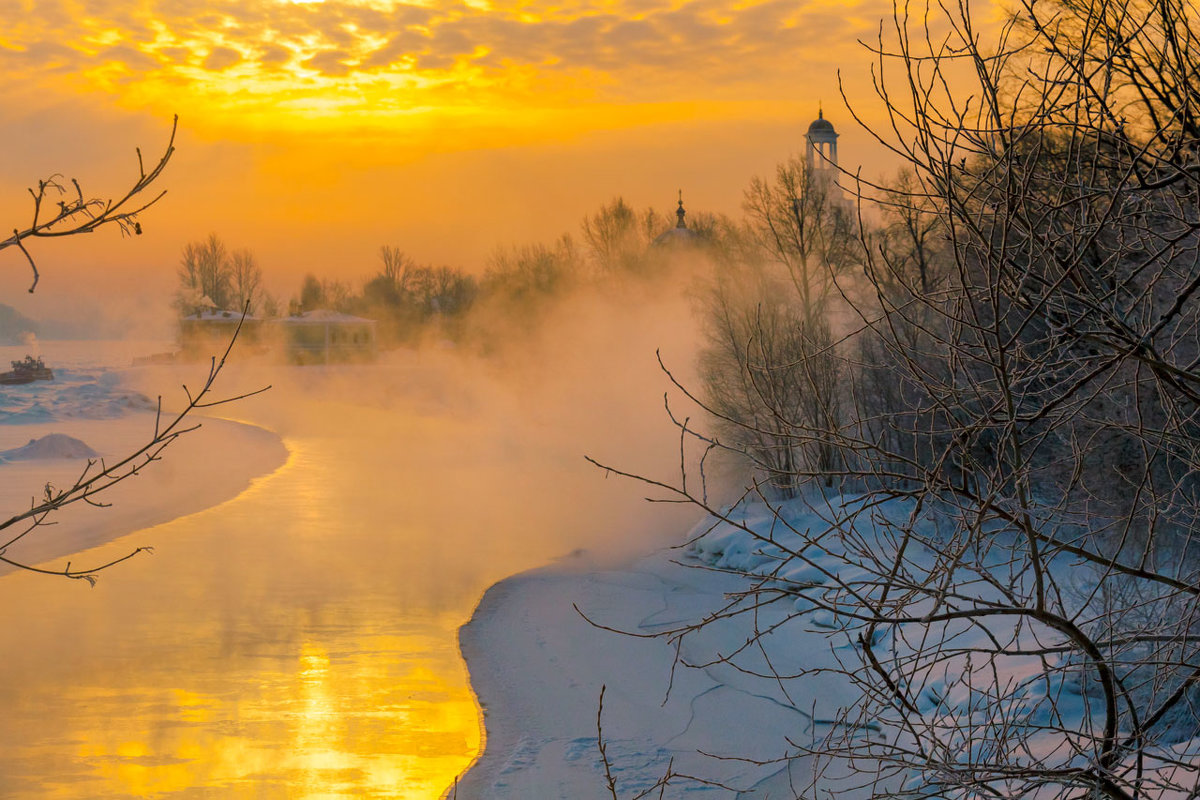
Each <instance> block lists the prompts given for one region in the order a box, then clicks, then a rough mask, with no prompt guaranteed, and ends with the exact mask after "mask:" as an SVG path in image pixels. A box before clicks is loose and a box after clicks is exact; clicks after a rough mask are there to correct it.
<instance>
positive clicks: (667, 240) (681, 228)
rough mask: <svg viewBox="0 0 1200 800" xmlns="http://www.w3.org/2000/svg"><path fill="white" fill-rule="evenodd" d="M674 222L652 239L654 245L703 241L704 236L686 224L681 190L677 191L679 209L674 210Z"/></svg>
mask: <svg viewBox="0 0 1200 800" xmlns="http://www.w3.org/2000/svg"><path fill="white" fill-rule="evenodd" d="M675 217H676V220H677V221H676V223H675V227H674V228H669V229H668V230H667V231H666V232H664V233H662V234H661V235H659V236H658V238H656V239H655V240H654V246H655V247H680V246H686V247H690V246H694V245H698V244H700V243H701V242H703V241H704V237H703V236H702V235H701V234H700V233H699V232H698V231H694V230H692V229H691V228H689V227H688V226H687V219H686V217H687V212H686V211H684V210H683V191H682V190H680V192H679V209H678V210H677V211H676V212H675Z"/></svg>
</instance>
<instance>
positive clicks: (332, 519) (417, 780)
mask: <svg viewBox="0 0 1200 800" xmlns="http://www.w3.org/2000/svg"><path fill="white" fill-rule="evenodd" d="M622 324H623V325H624V324H625V323H624V322H622ZM633 327H634V328H636V327H637V326H633ZM632 329H633V328H631V330H632ZM610 339H611V337H607V338H605V339H604V341H603V346H604V348H605V350H604V352H606V353H607V352H608V351H609V350H610V349H611V347H612V342H611V340H610ZM580 361H581V363H583V364H585V365H586V369H587V370H589V371H591V370H594V369H595V360H594V359H580ZM652 361H653V360H652V359H648V360H647V364H650V362H652ZM621 363H622V367H621V374H625V371H626V368H627V367H628V364H627V363H626V362H625V361H624V360H623V361H622V362H621ZM655 369H656V367H655ZM248 373H249V374H248V375H247V376H246V380H243V381H242V382H241V385H242V386H243V388H252V387H256V386H261V385H263V384H265V383H273V384H275V387H276V388H274V389H272V390H271V392H269V393H267V394H266V395H262V396H260V397H256V398H252V399H251V400H248V401H244V402H240V403H238V404H236V405H235V406H233V407H232V409H233V410H234V411H236V413H237V414H238V415H239V416H241V417H244V418H245V419H248V420H250V421H252V422H256V423H259V424H263V425H265V426H266V427H268V428H270V429H271V430H275V431H278V432H280V434H281V435H282V436H283V438H284V441H285V443H286V445H287V447H288V450H289V452H290V455H289V457H288V460H287V463H286V464H285V465H284V466H283V467H281V468H280V469H279V470H277V471H276V472H275V473H273V474H271V475H269V476H266V477H264V478H262V479H260V480H258V481H256V482H255V483H254V484H252V485H251V486H250V488H249V489H247V490H246V491H245V492H243V493H242V494H241V495H239V496H238V497H237V498H235V499H233V500H231V501H229V502H226V503H224V504H222V505H219V506H216V507H213V508H210V509H208V510H206V511H203V512H201V513H198V514H194V515H192V516H189V517H184V518H181V519H177V520H175V521H173V522H171V523H168V524H165V525H160V526H156V527H154V528H151V529H148V530H145V531H140V532H138V533H135V534H132V535H130V536H128V537H125V538H124V539H121V540H118V541H117V542H114V543H111V544H110V545H108V546H105V547H103V548H98V552H95V553H93V554H91V555H89V556H77V557H76V558H78V559H79V561H81V562H82V561H90V562H96V561H101V560H102V559H103V557H104V556H108V555H123V554H125V553H127V552H129V550H131V549H132V548H134V547H137V546H141V545H152V546H154V547H155V551H156V552H155V555H153V556H151V557H144V556H143V557H138V558H136V559H133V560H132V561H130V562H128V563H126V564H122V565H120V567H118V568H117V569H115V570H113V571H112V572H110V573H106V574H105V575H104V576H102V578H101V580H100V582H99V584H98V585H97V586H96V587H95V588H92V589H89V588H88V587H87V586H86V585H83V584H79V583H68V582H64V581H61V580H57V579H48V578H45V577H41V576H34V575H28V574H12V575H8V576H5V577H3V578H0V609H4V611H3V617H2V619H3V620H4V624H3V625H0V715H2V717H0V797H4V798H15V800H27V799H28V798H52V799H53V798H122V797H153V798H164V799H165V798H169V799H170V800H192V799H193V798H234V799H235V800H236V799H237V798H352V797H353V798H372V797H377V798H384V797H386V798H401V800H435V798H438V797H440V796H441V794H442V793H443V792H444V791H445V790H447V789H448V788H449V787H450V785H451V784H452V782H453V780H454V777H455V776H456V775H457V774H459V773H460V772H461V771H462V770H463V769H465V768H466V766H467V765H468V764H469V763H470V761H471V760H472V758H474V756H475V755H476V753H477V752H478V750H479V746H480V739H481V732H480V717H479V712H478V709H477V706H476V705H475V702H474V698H473V696H472V694H471V691H470V688H469V685H468V680H467V672H466V668H465V665H464V664H463V663H462V660H461V658H460V656H459V652H458V644H457V636H456V631H457V629H458V627H459V626H460V625H462V624H463V623H464V622H465V621H466V620H467V619H468V618H469V616H470V614H471V611H472V609H473V607H474V605H475V603H476V601H477V600H478V598H479V597H480V595H481V594H482V592H483V591H484V590H485V589H486V588H487V587H488V586H489V585H491V584H492V583H494V582H495V581H497V580H500V579H501V578H503V577H505V576H507V575H511V574H513V573H515V572H518V571H521V570H523V569H528V568H530V567H533V566H536V565H539V564H543V563H545V562H547V561H549V560H551V559H553V558H555V557H556V556H559V555H562V554H564V553H566V552H569V551H570V550H572V549H574V548H575V547H580V546H587V547H603V548H605V549H606V550H612V549H616V548H618V547H619V543H620V542H621V541H623V542H625V546H632V545H634V544H636V546H637V547H639V548H640V547H643V546H645V544H644V541H643V537H644V536H646V535H647V534H648V533H650V532H651V530H652V531H659V534H658V535H660V536H661V535H662V533H661V531H662V530H665V531H667V533H668V534H669V533H670V531H672V530H673V529H674V528H672V526H671V525H665V524H664V523H663V522H662V519H661V518H660V517H656V520H655V523H654V526H653V528H652V529H651V530H646V529H643V528H640V527H639V526H638V525H637V524H636V521H637V520H641V519H642V515H643V514H644V513H645V512H644V507H645V506H644V504H643V503H642V501H641V499H640V493H638V492H630V491H628V487H627V486H625V485H622V484H620V483H618V482H617V481H604V480H597V474H596V471H595V469H594V468H592V467H591V466H590V465H588V464H586V463H585V462H584V460H583V458H582V457H581V452H585V448H587V447H588V446H589V445H588V444H587V443H586V442H587V440H588V439H587V436H586V435H585V434H587V433H589V432H590V433H591V434H592V435H594V436H601V437H602V438H603V439H604V442H606V443H607V444H605V447H604V448H603V449H601V450H600V451H598V452H599V453H600V454H602V455H605V454H607V455H612V456H613V457H614V458H616V455H615V454H614V453H613V451H612V450H611V449H610V448H611V446H612V442H613V441H615V440H613V439H612V437H610V436H606V434H605V431H606V430H607V428H606V427H605V426H606V424H607V423H605V422H604V420H606V419H609V416H611V418H612V419H620V420H621V425H622V430H626V429H628V430H631V431H633V432H631V433H630V434H629V436H628V437H627V441H628V442H633V443H636V445H631V447H633V449H635V450H637V451H638V452H641V451H642V450H645V451H646V452H653V453H655V454H664V457H663V459H662V460H661V464H660V466H661V467H662V469H664V470H671V469H674V461H673V458H674V457H673V456H672V453H673V452H674V451H673V449H672V448H673V447H674V445H675V443H676V441H675V436H676V434H675V432H674V431H673V430H671V429H670V428H668V429H667V430H666V437H665V439H664V440H663V441H661V442H659V441H657V440H655V438H654V435H653V431H657V428H656V427H654V426H651V425H650V423H649V422H648V421H647V422H644V428H636V427H634V428H631V427H630V426H631V424H632V422H631V420H634V419H637V418H639V417H638V415H637V414H635V413H631V412H630V411H629V409H628V408H627V407H626V406H625V405H623V404H622V403H617V402H615V401H614V402H613V403H612V404H611V407H610V406H609V405H605V404H604V403H602V402H599V401H598V400H597V398H598V397H601V396H602V395H603V393H602V392H599V390H598V389H597V388H596V386H595V385H594V381H593V382H592V383H587V382H584V383H582V384H581V386H582V389H580V390H579V391H582V392H583V394H584V395H585V396H586V398H585V399H586V402H584V401H583V400H580V401H579V402H564V401H562V400H561V399H557V398H558V394H559V393H566V394H567V395H570V396H573V395H571V392H575V391H576V389H575V385H574V383H573V379H571V380H565V381H564V382H562V383H561V384H560V385H558V389H557V390H555V391H550V389H553V387H550V389H547V388H546V387H543V389H542V390H541V391H542V392H543V393H545V394H546V395H547V396H548V397H550V398H551V399H552V400H553V402H552V403H551V402H550V401H547V403H549V404H541V405H538V404H534V405H532V407H531V403H533V399H534V398H533V397H531V396H530V394H529V392H528V391H527V388H528V387H526V386H525V385H524V384H521V385H519V386H516V387H515V388H514V389H513V390H512V392H511V393H510V394H502V393H501V394H497V392H494V391H492V390H491V388H489V389H488V391H487V392H484V391H483V390H475V391H472V387H474V386H475V384H476V380H475V377H474V376H473V374H472V375H469V376H467V377H465V378H462V379H461V380H459V379H456V377H455V376H456V375H457V372H456V370H453V369H451V370H445V369H442V368H440V367H433V366H428V365H424V364H423V363H422V362H421V360H420V359H417V360H416V361H414V362H413V363H412V364H411V365H407V366H403V367H399V368H391V369H387V368H383V367H379V368H375V369H370V370H366V369H362V370H359V369H353V368H346V369H344V370H340V371H339V370H322V371H308V370H301V369H295V370H288V369H286V368H284V369H280V370H276V371H274V372H266V371H264V370H263V369H262V368H260V367H254V368H253V369H249V370H248ZM589 374H590V372H589ZM606 374H607V373H604V372H603V371H597V372H596V375H606ZM655 374H657V373H655ZM330 376H333V377H335V378H337V379H338V380H336V381H335V380H333V379H331V378H330ZM192 377H193V378H194V376H192ZM234 377H235V378H236V376H234ZM593 377H595V376H593ZM147 380H150V381H151V385H150V386H148V387H146V388H147V391H148V392H149V393H151V394H153V392H154V390H155V388H158V389H159V390H161V386H162V385H164V384H168V385H169V382H168V381H166V380H164V379H163V377H162V376H161V375H158V374H157V373H154V374H148V377H147ZM605 381H606V383H605V385H606V386H607V387H608V388H609V389H611V390H612V391H614V392H617V393H618V394H619V396H620V398H622V399H623V398H625V397H626V395H628V394H629V393H628V392H627V391H625V390H624V389H623V388H622V384H620V382H614V381H612V380H610V379H609V378H607V377H606V378H605ZM184 382H186V381H184ZM339 382H340V385H339ZM516 383H520V382H516ZM233 385H238V382H237V380H236V379H235V380H234V381H233ZM285 387H286V388H285ZM568 390H569V391H568ZM568 399H569V398H568ZM622 402H623V400H622ZM648 402H649V405H650V407H651V409H652V414H653V416H652V417H649V418H648V419H654V420H655V421H657V420H658V416H659V414H660V413H661V412H660V406H659V401H657V400H656V399H655V398H654V397H653V396H651V397H650V398H649V401H648ZM618 412H619V413H618ZM605 414H608V415H609V416H605ZM195 435H197V436H203V435H204V432H203V431H200V432H199V433H197V434H195ZM166 458H167V459H170V458H171V454H170V453H168V454H167V456H166ZM212 458H213V459H215V460H216V464H217V466H218V468H220V467H221V465H223V464H228V463H230V462H231V460H232V459H236V458H237V454H236V453H222V452H215V453H213V454H212ZM617 460H618V461H619V460H620V459H619V458H617ZM639 463H643V464H645V463H653V462H646V461H641V462H639ZM667 474H669V472H668V473H667ZM97 513H100V512H97ZM688 524H690V522H689V523H688ZM679 529H686V528H679Z"/></svg>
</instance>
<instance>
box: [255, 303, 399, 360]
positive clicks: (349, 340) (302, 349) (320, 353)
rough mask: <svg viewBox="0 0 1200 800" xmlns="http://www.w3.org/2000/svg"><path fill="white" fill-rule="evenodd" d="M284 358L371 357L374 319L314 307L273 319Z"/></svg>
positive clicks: (341, 358) (374, 353)
mask: <svg viewBox="0 0 1200 800" xmlns="http://www.w3.org/2000/svg"><path fill="white" fill-rule="evenodd" d="M273 326H274V327H275V328H276V329H277V331H278V333H279V334H280V340H281V344H282V347H283V351H284V354H285V356H286V357H287V359H288V360H289V361H291V362H293V363H297V364H331V363H344V362H354V361H373V360H374V359H375V356H376V353H377V349H376V348H377V345H376V339H375V320H373V319H363V318H362V317H356V316H353V315H352V314H343V313H341V312H338V311H329V310H327V309H315V310H313V311H305V312H303V313H301V314H293V315H291V316H288V317H284V318H283V319H280V320H277V321H276V322H274V323H273Z"/></svg>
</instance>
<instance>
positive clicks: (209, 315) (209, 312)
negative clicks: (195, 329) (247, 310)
mask: <svg viewBox="0 0 1200 800" xmlns="http://www.w3.org/2000/svg"><path fill="white" fill-rule="evenodd" d="M241 318H242V312H240V311H225V310H223V309H220V308H210V309H206V310H204V311H199V312H197V313H195V314H188V315H187V316H186V317H184V319H186V320H192V321H193V322H224V321H230V322H237V321H238V320H239V319H241ZM257 319H258V317H256V316H254V315H253V314H247V315H246V321H247V322H252V321H256V320H257Z"/></svg>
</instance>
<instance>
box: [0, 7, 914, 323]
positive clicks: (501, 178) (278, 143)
mask: <svg viewBox="0 0 1200 800" xmlns="http://www.w3.org/2000/svg"><path fill="white" fill-rule="evenodd" d="M0 12H3V15H4V19H5V20H6V22H5V25H4V27H3V32H2V33H0V69H3V71H4V76H5V79H4V81H3V82H2V84H0V109H2V110H0V131H2V135H3V137H4V142H5V157H4V159H3V160H2V162H0V163H2V167H0V188H2V189H3V197H0V210H3V212H4V213H5V220H6V222H7V223H8V224H9V227H15V226H16V225H18V224H21V223H22V222H24V220H25V217H26V216H27V213H28V209H27V207H28V198H27V196H26V195H25V194H24V190H25V187H27V186H30V185H32V184H33V183H34V182H35V181H36V180H37V179H38V178H39V177H43V176H45V175H48V174H50V173H54V172H61V173H65V174H67V175H68V176H78V177H79V178H80V179H81V181H82V182H83V183H84V186H85V189H86V190H88V191H89V192H90V193H93V194H102V195H108V194H111V193H114V192H116V191H117V190H118V189H119V188H120V187H121V186H122V184H123V183H124V182H125V181H127V180H128V179H129V178H131V177H132V175H133V172H134V170H135V169H136V161H135V158H134V152H133V151H134V147H135V146H140V147H141V148H142V150H143V153H144V154H146V156H147V157H152V155H154V154H157V153H158V152H159V151H160V149H161V147H162V146H163V144H164V143H165V141H166V137H167V134H168V132H169V128H170V120H171V116H172V114H175V113H177V114H179V117H180V134H179V138H178V141H177V146H178V153H177V155H176V157H175V159H174V161H173V163H172V164H171V166H170V168H169V169H168V172H167V173H166V175H165V176H164V178H163V181H162V186H163V187H164V188H166V189H168V190H169V194H168V196H167V198H166V199H165V200H164V201H163V203H162V204H161V205H160V206H158V207H156V208H155V209H153V210H152V211H151V212H149V213H148V214H147V216H146V218H145V223H144V224H145V227H146V235H144V236H142V237H139V238H138V239H136V240H122V239H121V238H120V237H119V235H118V234H117V233H116V232H115V231H108V232H105V233H102V234H97V235H95V236H93V237H92V238H91V240H90V241H87V242H53V243H42V244H40V246H39V247H38V253H37V254H38V255H39V259H40V262H41V265H42V266H43V268H44V271H45V278H44V279H43V281H44V282H43V285H42V286H41V287H40V288H39V293H44V294H47V295H49V294H50V293H52V292H68V293H69V292H71V291H79V290H80V287H91V286H97V287H104V288H107V289H113V288H116V289H119V290H122V291H126V292H129V293H133V294H137V295H138V296H142V295H146V296H149V295H150V294H151V293H153V292H160V293H164V294H165V293H169V291H170V290H171V289H172V288H173V285H174V270H175V264H176V262H177V260H178V254H179V251H180V250H181V248H182V246H183V244H184V243H185V242H187V241H189V240H192V239H198V238H201V237H203V236H205V235H207V234H208V233H210V232H216V233H218V234H220V235H221V236H222V237H223V238H224V239H225V240H226V241H227V242H228V243H229V244H230V245H233V246H239V247H248V248H250V249H252V250H253V251H254V252H255V253H256V255H257V256H258V260H259V262H260V264H261V265H262V267H263V269H264V271H265V273H266V275H267V279H268V282H269V284H270V288H272V289H273V290H274V291H275V292H276V293H280V294H283V293H285V292H289V291H295V287H296V286H297V285H298V282H299V279H300V277H301V276H302V275H303V274H304V273H305V272H310V271H311V272H315V273H317V274H320V275H325V276H330V277H340V278H343V279H345V280H348V281H352V282H356V281H358V280H360V279H361V278H362V277H365V276H366V275H368V274H369V273H370V272H372V271H373V270H374V269H375V268H376V253H377V251H378V249H379V247H380V245H382V244H392V245H397V246H399V247H401V248H402V249H403V250H405V251H406V252H408V253H410V254H412V255H413V256H414V257H415V258H417V259H418V260H419V261H423V262H430V263H435V264H449V265H451V266H458V267H463V268H466V269H470V270H482V268H483V266H484V264H485V262H486V257H487V254H488V253H489V252H491V251H492V250H493V249H494V248H495V247H496V246H498V245H505V244H514V243H521V242H529V241H537V240H547V239H550V238H553V237H555V236H557V235H558V234H560V233H562V232H564V231H568V230H575V229H576V228H577V226H578V223H579V220H580V219H581V218H582V217H583V216H584V215H585V214H586V213H588V212H590V211H593V210H594V209H595V208H596V207H598V206H599V205H600V204H601V203H603V202H606V201H607V200H609V199H611V198H612V197H614V196H616V195H618V194H619V195H622V196H624V197H625V198H626V199H627V200H628V201H629V202H631V203H632V204H634V205H635V206H639V207H641V206H647V205H651V206H654V207H656V208H658V209H660V210H662V211H669V210H670V209H671V207H672V206H673V201H674V198H675V192H676V190H677V189H680V188H682V189H683V191H684V197H685V200H686V202H687V205H688V207H689V209H693V210H696V211H702V210H709V211H718V212H724V213H731V214H735V213H738V211H739V209H740V204H741V196H742V191H743V189H744V188H745V186H746V184H747V182H748V181H749V179H750V178H751V177H752V176H754V175H756V174H767V173H769V172H770V171H771V170H772V169H773V167H774V165H775V164H776V163H778V162H779V161H781V160H783V159H784V158H786V157H787V156H788V155H790V154H792V153H794V152H799V151H800V148H801V147H802V145H803V134H804V131H805V129H806V128H807V126H808V123H809V122H810V121H811V120H812V119H813V118H814V117H815V116H816V113H817V108H818V102H823V104H824V108H825V112H826V116H827V118H829V119H831V120H832V121H833V122H834V124H835V125H837V126H838V129H839V131H840V132H841V133H842V134H843V136H842V139H841V154H842V161H843V165H845V164H847V163H851V164H857V163H865V164H866V165H867V167H868V169H875V170H876V172H877V173H878V172H882V171H884V170H885V167H886V164H885V162H884V161H883V159H882V158H881V155H880V151H879V149H878V148H872V147H871V146H870V143H869V137H868V136H867V135H866V134H865V133H863V132H861V131H859V130H858V129H857V127H856V126H855V125H854V123H853V122H852V121H851V119H850V118H849V115H848V113H847V112H846V111H845V109H844V108H843V105H842V101H841V98H840V96H839V93H838V79H837V70H838V68H839V67H840V68H842V70H843V78H844V80H845V81H846V84H847V86H848V88H849V90H850V91H851V92H852V93H856V94H861V95H863V97H864V104H863V105H864V107H865V108H866V110H867V112H868V113H870V110H871V108H874V107H875V106H877V103H874V104H872V103H871V98H870V96H869V95H870V88H869V86H870V84H869V79H870V74H869V69H870V55H869V54H868V53H867V52H866V51H865V50H864V49H863V48H862V47H861V46H860V45H858V44H857V40H858V39H866V40H873V39H874V38H875V35H876V32H877V30H878V26H879V23H880V19H881V18H882V17H884V16H885V15H889V16H890V13H891V4H890V3H888V2H884V0H848V1H847V2H839V1H838V0H428V2H398V1H397V0H307V2H300V0H0ZM3 257H4V259H5V262H6V263H5V264H4V268H3V270H2V274H0V281H3V284H2V291H3V295H4V296H3V298H0V301H3V302H10V303H12V302H14V300H15V299H16V296H17V295H20V294H22V293H23V291H24V289H25V285H26V283H27V278H28V275H27V274H26V270H25V269H24V268H23V267H22V265H21V261H20V254H19V253H17V254H14V253H11V252H9V253H5V254H4V256H3ZM34 302H35V305H36V303H37V302H45V301H34ZM34 310H35V311H36V308H35V309H34Z"/></svg>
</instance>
